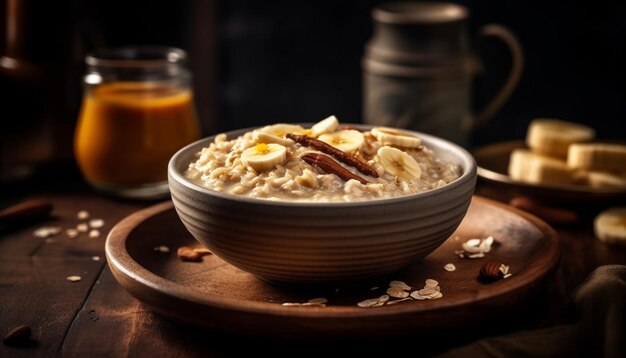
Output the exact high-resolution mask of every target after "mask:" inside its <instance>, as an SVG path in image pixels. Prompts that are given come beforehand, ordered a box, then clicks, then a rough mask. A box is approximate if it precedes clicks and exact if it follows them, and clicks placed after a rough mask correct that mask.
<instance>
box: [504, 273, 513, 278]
mask: <svg viewBox="0 0 626 358" xmlns="http://www.w3.org/2000/svg"><path fill="white" fill-rule="evenodd" d="M511 276H513V274H510V273H507V274H506V275H504V276H502V278H509V277H511Z"/></svg>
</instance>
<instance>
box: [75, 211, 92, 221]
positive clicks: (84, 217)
mask: <svg viewBox="0 0 626 358" xmlns="http://www.w3.org/2000/svg"><path fill="white" fill-rule="evenodd" d="M76 217H77V218H78V220H87V219H89V212H88V211H87V210H81V211H79V212H78V214H76Z"/></svg>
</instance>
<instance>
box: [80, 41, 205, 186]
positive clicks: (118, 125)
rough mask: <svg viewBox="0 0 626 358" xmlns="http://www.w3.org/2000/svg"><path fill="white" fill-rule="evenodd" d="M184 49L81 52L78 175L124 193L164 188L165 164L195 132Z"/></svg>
mask: <svg viewBox="0 0 626 358" xmlns="http://www.w3.org/2000/svg"><path fill="white" fill-rule="evenodd" d="M182 59H184V52H182V51H181V50H178V49H169V48H138V49H137V48H134V49H119V50H107V51H105V53H104V54H100V55H99V56H96V55H91V56H88V57H87V64H88V65H89V66H90V71H89V72H88V74H87V75H86V76H85V85H86V88H85V94H84V96H83V103H82V108H81V111H80V117H79V120H78V124H77V128H76V133H75V140H74V150H75V155H76V160H77V162H78V165H79V167H80V169H81V171H82V173H83V176H84V177H85V179H86V180H87V181H88V182H89V183H90V184H91V185H92V186H94V187H95V188H97V189H99V190H102V191H105V192H108V193H112V194H116V195H119V196H124V197H134V198H156V197H160V196H164V195H166V194H167V164H168V161H169V159H170V157H171V156H172V155H173V154H174V153H175V152H176V151H177V150H178V149H180V148H182V147H183V146H185V145H187V144H189V143H190V142H192V141H194V140H196V139H198V138H199V136H200V132H199V128H198V122H197V119H196V114H195V110H194V106H193V96H192V91H191V89H190V86H189V73H188V71H186V70H185V69H184V68H183V67H182V66H181V64H180V61H181V60H182Z"/></svg>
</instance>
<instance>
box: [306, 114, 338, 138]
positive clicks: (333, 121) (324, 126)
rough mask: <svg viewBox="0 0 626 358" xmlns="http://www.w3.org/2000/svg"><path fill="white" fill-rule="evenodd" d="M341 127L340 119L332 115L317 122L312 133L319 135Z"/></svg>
mask: <svg viewBox="0 0 626 358" xmlns="http://www.w3.org/2000/svg"><path fill="white" fill-rule="evenodd" d="M338 127H339V120H338V119H337V117H335V116H330V117H327V118H324V119H322V120H321V121H319V122H317V123H315V124H314V125H313V127H311V131H312V134H313V135H314V136H315V137H317V136H319V135H322V134H325V133H330V132H334V131H335V129H337V128H338Z"/></svg>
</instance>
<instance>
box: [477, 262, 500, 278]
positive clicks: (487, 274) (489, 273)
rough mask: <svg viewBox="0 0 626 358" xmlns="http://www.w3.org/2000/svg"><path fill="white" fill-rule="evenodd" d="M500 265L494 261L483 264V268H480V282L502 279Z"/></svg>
mask: <svg viewBox="0 0 626 358" xmlns="http://www.w3.org/2000/svg"><path fill="white" fill-rule="evenodd" d="M501 265H502V264H500V263H499V262H494V261H488V262H485V264H484V265H483V267H481V269H480V276H479V278H480V279H481V281H484V282H493V281H496V280H498V279H500V278H501V277H502V272H501V271H500V266H501Z"/></svg>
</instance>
